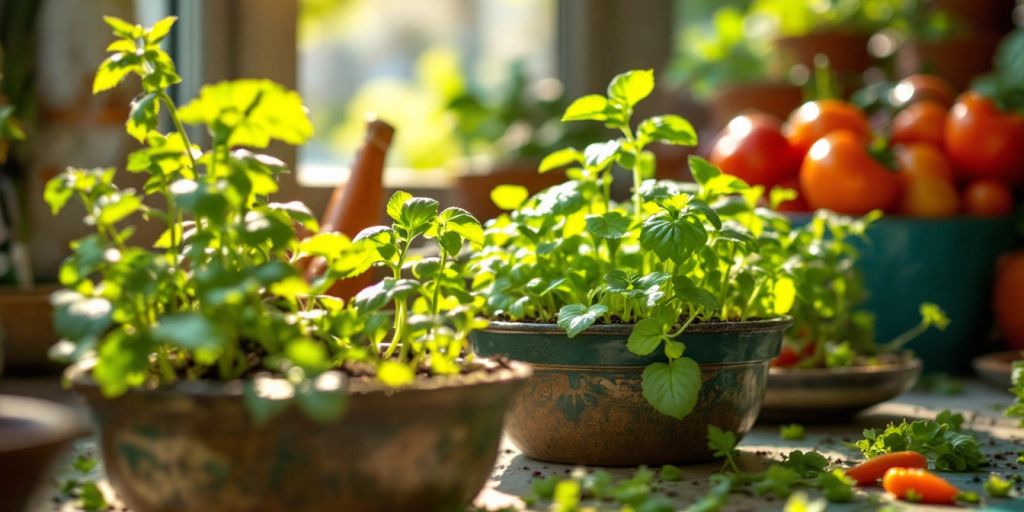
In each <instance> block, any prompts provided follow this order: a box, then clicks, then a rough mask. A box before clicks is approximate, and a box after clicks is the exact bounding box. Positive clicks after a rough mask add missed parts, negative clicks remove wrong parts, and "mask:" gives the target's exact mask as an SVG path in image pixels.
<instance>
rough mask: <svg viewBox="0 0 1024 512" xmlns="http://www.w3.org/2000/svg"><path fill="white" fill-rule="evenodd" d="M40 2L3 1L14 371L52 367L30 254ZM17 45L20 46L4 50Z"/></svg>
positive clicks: (7, 288)
mask: <svg viewBox="0 0 1024 512" xmlns="http://www.w3.org/2000/svg"><path fill="white" fill-rule="evenodd" d="M39 8H40V2H38V1H34V0H29V1H25V2H9V3H5V4H3V5H2V6H0V25H2V27H0V283H2V285H0V331H2V332H0V337H2V338H3V339H4V343H5V345H6V360H7V363H8V366H9V368H10V369H12V370H14V371H38V370H44V369H52V368H53V364H52V362H51V361H49V360H48V358H47V353H46V352H47V348H48V347H49V346H50V345H52V344H53V343H54V342H56V341H57V337H56V335H55V334H54V332H53V330H52V329H51V328H50V322H49V318H50V314H51V312H52V309H51V308H50V305H49V301H48V298H47V297H48V295H49V293H50V292H51V291H52V290H53V287H52V286H45V285H38V284H37V283H36V276H35V274H34V272H33V268H32V258H31V257H30V254H29V249H28V242H29V225H30V219H29V215H28V213H27V212H28V209H29V205H28V203H27V201H25V198H26V197H28V188H29V184H28V181H29V175H28V173H29V166H28V160H27V155H26V153H27V151H26V148H25V144H24V141H25V139H26V131H31V128H32V126H31V125H33V123H32V122H31V120H32V119H33V118H34V109H35V101H34V100H35V98H34V63H33V58H34V54H33V50H34V48H35V42H34V41H35V37H36V35H37V34H36V32H35V29H34V27H35V24H36V17H37V14H38V12H39ZM11 48H16V49H17V51H9V52H4V51H3V50H4V49H11Z"/></svg>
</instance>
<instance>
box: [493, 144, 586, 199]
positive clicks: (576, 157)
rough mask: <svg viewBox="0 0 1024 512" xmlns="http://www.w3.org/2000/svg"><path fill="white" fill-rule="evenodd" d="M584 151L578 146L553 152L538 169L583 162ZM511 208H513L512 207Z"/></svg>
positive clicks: (550, 169) (541, 171) (546, 170)
mask: <svg viewBox="0 0 1024 512" xmlns="http://www.w3.org/2000/svg"><path fill="white" fill-rule="evenodd" d="M582 163H583V153H580V151H579V150H578V149H576V148H563V149H559V150H558V151H555V152H554V153H551V154H550V155H548V156H546V157H544V159H543V160H541V161H540V166H539V167H538V168H537V171H538V172H540V173H541V174H543V173H546V172H548V171H553V170H555V169H560V168H562V167H565V166H567V165H571V164H577V165H578V164H582ZM510 209H511V208H510Z"/></svg>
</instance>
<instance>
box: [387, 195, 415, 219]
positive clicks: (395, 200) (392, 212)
mask: <svg viewBox="0 0 1024 512" xmlns="http://www.w3.org/2000/svg"><path fill="white" fill-rule="evenodd" d="M410 199H412V194H410V193H408V192H405V191H403V190H399V191H397V192H395V193H394V194H392V195H391V198H390V199H388V205H387V212H388V217H391V220H393V221H396V222H397V221H399V220H401V218H402V205H404V204H405V202H406V201H408V200H410Z"/></svg>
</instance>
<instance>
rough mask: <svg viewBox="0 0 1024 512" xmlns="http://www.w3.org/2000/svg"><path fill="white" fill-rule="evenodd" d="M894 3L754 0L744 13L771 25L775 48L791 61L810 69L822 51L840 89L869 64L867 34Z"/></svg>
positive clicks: (882, 22)
mask: <svg viewBox="0 0 1024 512" xmlns="http://www.w3.org/2000/svg"><path fill="white" fill-rule="evenodd" d="M898 3H899V2H898V0H874V1H873V2H870V5H868V4H869V2H847V1H842V0H825V1H821V2H807V1H805V0H755V1H754V3H753V4H752V5H751V7H750V10H749V12H748V16H750V17H752V18H753V19H754V20H755V21H754V23H755V24H762V23H763V24H765V25H767V26H768V27H770V28H768V29H767V30H769V31H770V32H771V33H773V34H774V36H773V39H774V43H775V47H776V48H777V50H778V52H779V53H780V54H781V55H782V56H783V57H784V58H785V59H788V61H789V62H790V63H791V64H795V65H802V66H804V67H805V68H806V69H807V70H813V69H814V68H815V57H816V56H817V55H819V54H820V55H824V56H825V57H827V58H828V65H829V68H830V69H831V70H832V72H834V73H835V74H836V75H837V76H838V78H839V79H840V81H841V83H842V84H843V86H844V88H846V89H849V90H852V89H853V88H855V86H856V85H857V84H859V83H860V82H861V74H862V73H863V72H864V71H865V70H867V69H868V68H869V67H871V64H872V58H871V55H870V54H869V53H868V39H869V38H870V37H871V35H872V34H873V33H875V32H876V31H878V30H879V29H881V28H883V27H884V26H885V25H886V23H887V22H888V21H889V20H890V19H891V17H892V16H893V15H894V14H895V12H896V9H897V6H898Z"/></svg>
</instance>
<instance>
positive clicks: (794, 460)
mask: <svg viewBox="0 0 1024 512" xmlns="http://www.w3.org/2000/svg"><path fill="white" fill-rule="evenodd" d="M736 445H737V439H736V435H735V434H733V433H732V432H725V431H723V430H721V429H720V428H718V427H716V426H714V425H709V426H708V448H710V449H711V451H712V454H713V455H714V456H715V457H716V458H722V459H725V461H724V464H723V467H722V474H723V475H725V477H726V478H728V480H729V481H730V482H731V489H730V491H732V490H739V489H741V488H744V487H749V488H750V489H751V490H753V491H754V493H755V494H757V495H758V496H761V495H766V494H771V495H774V496H775V497H778V498H786V497H789V496H791V495H792V494H794V491H795V490H796V489H797V488H800V487H804V488H812V489H819V490H821V491H822V493H823V494H824V496H825V498H826V499H828V501H831V502H837V503H845V502H849V501H853V499H854V494H853V487H854V486H855V484H856V482H855V481H854V480H853V479H852V478H850V477H848V476H846V473H844V472H843V470H842V469H840V468H833V469H831V470H830V469H829V462H828V459H826V458H825V456H824V455H822V454H820V453H818V452H816V451H810V452H803V451H801V450H793V451H791V452H790V453H789V455H787V456H786V457H785V460H783V461H782V462H778V463H772V464H770V465H768V467H767V468H766V469H765V470H764V471H760V472H747V471H743V470H741V469H740V467H739V464H738V462H737V457H739V451H738V450H737V449H736ZM728 492H729V491H727V493H728ZM727 493H726V494H727ZM717 502H718V503H719V506H721V505H722V504H724V502H723V501H722V500H721V499H719V500H717Z"/></svg>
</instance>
